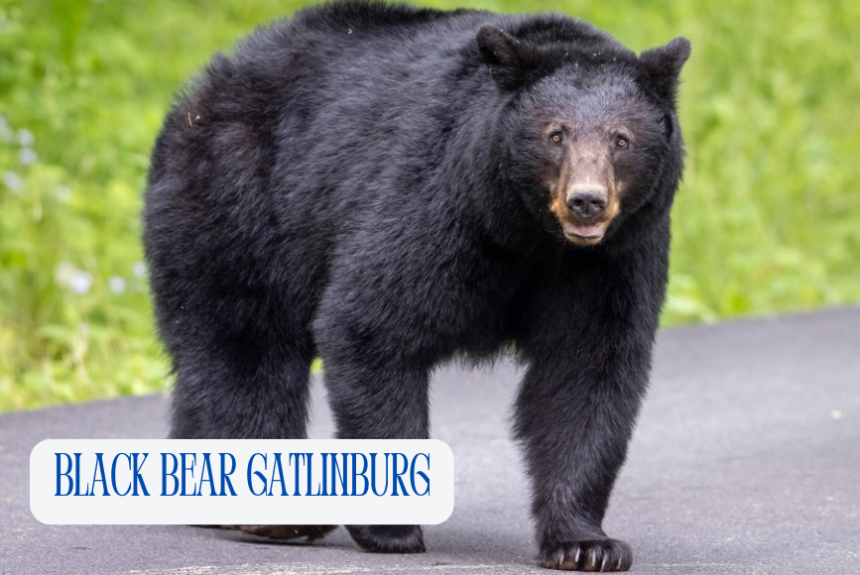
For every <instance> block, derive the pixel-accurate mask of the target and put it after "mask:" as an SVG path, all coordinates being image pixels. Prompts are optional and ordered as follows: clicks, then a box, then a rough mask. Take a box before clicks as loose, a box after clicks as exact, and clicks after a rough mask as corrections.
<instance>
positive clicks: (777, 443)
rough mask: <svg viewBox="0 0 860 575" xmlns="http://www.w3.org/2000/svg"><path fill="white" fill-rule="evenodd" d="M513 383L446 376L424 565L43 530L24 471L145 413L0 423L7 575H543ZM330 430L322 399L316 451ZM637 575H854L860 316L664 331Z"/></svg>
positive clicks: (639, 436)
mask: <svg viewBox="0 0 860 575" xmlns="http://www.w3.org/2000/svg"><path fill="white" fill-rule="evenodd" d="M518 373H519V372H518V370H517V369H516V368H515V367H514V366H512V365H510V364H507V363H504V362H502V363H499V364H498V365H496V366H495V367H494V368H492V369H486V370H483V371H473V370H469V369H462V368H457V367H447V368H443V369H441V370H439V372H438V373H437V375H436V377H435V379H434V385H433V425H434V427H433V430H434V436H435V437H436V438H439V439H442V440H444V441H446V442H447V443H448V444H449V445H450V446H451V448H452V449H453V451H454V454H455V457H456V482H457V483H456V490H457V491H456V497H457V499H456V507H455V510H454V514H453V515H452V516H451V518H450V519H449V520H448V521H447V522H446V523H443V524H442V525H438V526H431V527H428V528H426V531H425V540H426V542H427V545H428V548H429V551H428V553H426V554H422V555H409V556H406V555H387V556H382V555H371V554H367V553H363V552H360V551H359V550H358V548H357V547H356V546H355V545H354V544H353V543H352V541H351V540H350V538H349V536H348V535H347V533H346V531H345V530H344V529H342V528H341V529H338V530H337V531H336V532H335V533H334V534H333V535H332V536H330V537H329V538H328V539H327V540H325V541H323V542H321V543H317V544H313V545H301V544H285V543H268V542H266V541H265V540H261V539H257V538H255V537H253V536H250V535H244V534H241V533H237V532H231V531H221V530H213V529H200V528H193V527H183V526H146V527H135V526H103V527H102V526H46V525H42V524H40V523H39V522H37V521H36V520H35V519H34V518H33V517H32V515H31V514H30V508H29V503H28V484H27V481H28V476H29V472H28V468H29V463H28V462H29V454H30V450H31V449H32V447H33V446H34V445H35V444H36V443H37V442H39V441H40V440H42V439H46V438H150V437H153V438H160V437H164V436H165V434H166V416H167V409H168V402H167V399H166V398H165V397H161V396H156V397H144V398H136V399H122V400H116V401H105V402H96V403H90V404H84V405H78V406H70V407H61V408H54V409H45V410H40V411H33V412H25V413H13V414H6V415H3V416H0V573H64V574H74V573H86V574H94V573H138V574H147V575H149V574H156V573H170V574H176V575H180V574H181V575H191V574H208V573H227V574H240V573H261V574H268V573H316V574H333V573H424V572H427V573H434V574H435V573H440V574H441V573H456V574H467V573H500V574H507V573H548V571H545V570H542V569H538V568H537V567H536V563H535V561H534V555H535V547H534V544H533V542H532V532H531V526H530V522H529V516H528V502H527V500H528V496H527V493H528V492H527V489H526V485H525V481H524V477H523V475H522V471H521V465H520V460H519V457H518V453H517V451H516V450H515V448H514V446H513V444H512V442H511V440H510V432H509V425H508V420H509V414H510V403H511V401H512V400H513V397H514V390H515V385H516V382H517V379H518ZM331 431H332V424H331V418H330V415H329V412H328V409H327V408H326V406H325V400H324V392H323V390H322V386H321V385H320V382H316V384H315V392H314V417H313V427H312V430H311V436H312V437H329V436H330V435H331ZM605 527H606V530H607V531H608V532H609V533H610V534H612V535H613V536H615V537H617V538H620V539H624V540H626V541H627V542H628V543H630V544H631V546H632V548H633V552H634V566H633V571H632V572H635V573H642V574H645V573H661V574H662V573H677V574H684V575H689V574H705V573H708V574H717V573H719V574H735V573H738V574H740V573H743V574H764V573H774V574H792V573H797V574H815V573H832V574H839V575H844V574H852V573H860V309H842V310H834V311H828V312H824V313H817V314H811V315H799V316H790V317H781V318H776V319H767V320H758V321H744V322H734V323H727V324H722V325H718V326H715V327H690V328H682V329H671V330H667V331H665V332H663V333H662V334H661V335H660V337H659V343H658V346H657V354H656V362H655V369H654V374H653V378H652V387H651V392H650V395H649V398H648V401H647V402H646V406H645V409H644V411H643V413H642V416H641V418H640V421H639V426H638V428H637V431H636V434H635V438H634V441H633V444H632V447H631V451H630V457H629V459H628V462H627V465H626V466H625V468H624V471H623V474H622V476H621V478H620V480H619V482H618V484H617V487H616V489H615V493H614V497H613V500H612V504H611V506H610V509H609V513H608V516H607V520H606V523H605Z"/></svg>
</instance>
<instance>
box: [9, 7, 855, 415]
mask: <svg viewBox="0 0 860 575" xmlns="http://www.w3.org/2000/svg"><path fill="white" fill-rule="evenodd" d="M299 4H302V3H300V2H288V1H286V2H284V1H281V2H271V1H266V0H228V1H223V2H218V3H216V2H204V1H202V0H199V1H194V0H182V1H179V0H123V1H114V0H108V1H101V2H97V1H92V2H88V1H85V0H80V1H74V0H23V1H20V2H19V1H12V2H10V1H9V0H0V117H2V120H0V411H3V410H9V409H18V408H29V407H36V406H41V405H47V404H53V403H60V402H69V401H79V400H84V399H89V398H95V397H108V396H116V395H124V394H132V393H143V392H148V391H153V390H160V389H165V388H166V387H167V386H168V383H169V380H168V376H167V361H166V358H165V357H164V355H163V352H162V351H161V349H160V347H159V345H158V343H157V341H156V338H155V336H154V332H153V328H152V318H151V310H150V307H149V301H148V297H147V294H146V278H145V277H144V276H143V275H142V274H141V271H142V270H141V269H140V262H141V260H142V255H141V249H140V246H139V235H140V222H139V218H138V212H139V210H140V207H141V201H140V197H141V189H142V187H143V181H144V177H145V173H146V167H147V162H148V152H149V149H150V146H151V145H152V142H153V139H154V136H155V134H156V132H157V130H158V128H159V123H160V121H161V117H162V115H163V114H164V112H165V110H166V107H167V106H168V104H169V102H170V99H171V97H172V94H173V93H175V92H176V90H178V89H179V87H180V86H181V84H182V82H183V81H184V80H185V79H186V78H187V77H188V76H189V75H190V74H192V73H193V72H194V71H195V70H197V69H198V68H199V67H200V66H201V65H202V64H203V63H204V62H205V61H206V60H207V58H208V56H209V55H210V54H211V52H212V51H214V50H229V49H230V47H231V46H232V44H233V42H234V41H235V40H236V39H237V38H239V37H240V36H242V35H243V34H245V33H246V32H247V31H248V30H250V29H251V28H252V27H253V26H254V25H256V24H259V23H263V22H266V21H268V20H270V19H272V18H275V17H278V16H283V15H288V14H289V13H290V12H291V11H292V10H293V9H295V8H296V7H297V6H298V5H299ZM425 4H428V5H433V6H437V7H451V6H453V5H454V4H455V2H439V1H436V2H426V3H425ZM456 4H459V5H461V6H468V7H482V8H487V9H491V10H497V11H506V12H514V11H524V10H529V9H534V8H535V7H536V6H537V4H536V3H533V2H528V3H527V2H515V1H502V2H459V3H456ZM541 6H542V8H543V9H547V10H557V11H563V12H566V13H568V14H571V15H575V16H579V17H582V18H584V19H586V20H589V21H591V22H592V23H594V24H596V25H598V26H599V27H601V28H604V29H605V30H607V31H609V32H611V33H612V34H614V35H615V36H616V37H617V38H619V39H620V40H621V41H622V42H624V43H625V44H627V45H628V46H630V47H631V48H633V49H635V50H642V49H645V48H648V47H651V46H654V45H657V44H661V43H664V42H666V41H668V40H669V39H671V38H672V37H674V36H676V35H679V34H684V35H686V36H688V37H689V38H690V39H691V40H692V43H693V57H692V59H691V60H690V62H689V63H688V64H687V67H686V68H685V71H684V74H683V78H684V84H683V86H682V97H681V102H680V108H681V116H682V124H683V126H684V129H685V134H686V139H687V146H688V150H689V155H688V163H687V172H686V178H685V182H684V184H683V187H682V190H681V194H680V196H679V199H678V202H677V206H676V209H675V212H674V235H675V244H674V252H673V259H672V280H671V284H670V287H669V299H668V302H667V306H666V310H665V313H664V318H663V320H664V324H666V325H672V324H679V323H690V322H702V321H715V320H719V319H722V318H728V317H735V316H747V315H762V314H770V313H777V312H784V311H793V310H803V309H813V308H817V307H822V306H828V305H837V304H844V303H851V302H858V301H860V265H858V262H860V193H858V182H860V160H858V158H860V106H858V94H860V58H858V57H857V56H858V49H860V3H856V2H841V3H838V2H801V1H795V0H787V1H784V2H781V3H779V4H778V5H777V4H768V3H762V2H752V1H742V0H709V1H700V2H695V3H693V2H673V3H667V2H654V1H648V2H645V1H641V2H632V1H631V2H626V3H623V4H622V3H619V2H605V1H603V0H572V1H570V2H557V1H556V2H549V3H542V4H541Z"/></svg>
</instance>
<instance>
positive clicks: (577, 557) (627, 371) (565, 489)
mask: <svg viewBox="0 0 860 575" xmlns="http://www.w3.org/2000/svg"><path fill="white" fill-rule="evenodd" d="M604 345H605V347H603V346H599V347H602V349H600V350H599V349H598V348H594V347H592V346H583V349H582V350H580V351H579V352H577V351H575V350H570V351H568V352H567V353H568V354H569V355H570V356H572V357H566V358H562V357H559V358H557V359H553V358H550V357H547V358H544V359H543V361H536V362H535V363H534V364H533V365H532V366H531V368H530V369H529V370H528V372H527V375H526V377H525V379H524V381H523V384H522V389H521V391H520V394H519V400H518V404H517V408H518V411H517V435H518V437H519V439H520V440H521V441H522V442H523V444H524V447H525V453H526V460H527V467H528V473H529V475H530V477H531V480H532V484H533V490H534V494H533V500H532V511H533V513H534V517H535V521H536V524H537V531H538V533H537V535H538V540H539V543H540V561H541V564H542V565H543V566H544V567H549V568H554V569H569V570H581V571H626V570H627V569H629V568H630V566H631V564H632V554H631V552H630V548H629V547H628V546H627V544H626V543H624V542H622V541H618V540H615V539H611V538H609V537H608V536H607V535H606V533H604V531H603V528H602V525H601V524H602V522H603V516H604V513H605V511H606V507H607V504H608V502H609V495H610V493H611V491H612V487H613V484H614V483H615V479H616V476H617V474H618V471H619V469H620V468H621V465H622V464H623V462H624V459H625V456H626V452H627V443H628V441H629V439H630V435H631V433H632V429H633V425H634V422H635V418H636V414H637V411H638V408H639V403H640V397H641V395H642V392H643V391H644V388H645V369H643V367H644V365H643V364H646V362H645V360H644V358H642V357H636V356H637V355H642V354H643V353H644V350H639V352H638V353H633V352H625V351H624V350H622V349H619V348H617V347H616V346H613V344H611V343H610V342H605V343H604ZM556 353H558V354H563V353H564V352H563V351H561V350H556ZM574 358H578V359H580V361H575V360H574Z"/></svg>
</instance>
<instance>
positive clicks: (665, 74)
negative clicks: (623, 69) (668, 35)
mask: <svg viewBox="0 0 860 575" xmlns="http://www.w3.org/2000/svg"><path fill="white" fill-rule="evenodd" d="M689 57H690V41H689V40H687V39H686V38H684V37H683V36H681V37H679V38H675V39H674V40H672V41H671V42H669V43H668V44H666V45H665V46H660V47H658V48H652V49H650V50H645V51H644V52H642V54H641V55H640V56H639V62H640V63H641V64H642V69H643V72H644V75H645V81H646V82H648V84H649V85H650V86H652V87H653V88H654V89H655V90H656V91H657V93H658V94H659V95H660V96H661V97H663V98H666V99H667V100H668V101H670V102H673V103H674V102H675V96H676V94H677V91H678V76H679V75H680V74H681V68H683V67H684V62H686V61H687V58H689Z"/></svg>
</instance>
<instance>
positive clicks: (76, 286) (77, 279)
mask: <svg viewBox="0 0 860 575" xmlns="http://www.w3.org/2000/svg"><path fill="white" fill-rule="evenodd" d="M92 285H93V276H91V275H90V274H89V273H88V272H85V271H83V270H77V271H76V272H75V275H74V276H72V281H71V282H69V287H70V288H72V291H73V292H75V293H81V294H83V293H87V292H88V291H90V288H91V287H92Z"/></svg>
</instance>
